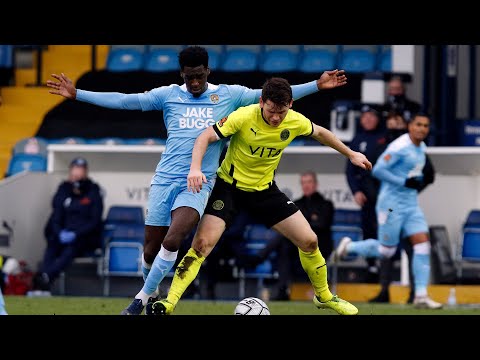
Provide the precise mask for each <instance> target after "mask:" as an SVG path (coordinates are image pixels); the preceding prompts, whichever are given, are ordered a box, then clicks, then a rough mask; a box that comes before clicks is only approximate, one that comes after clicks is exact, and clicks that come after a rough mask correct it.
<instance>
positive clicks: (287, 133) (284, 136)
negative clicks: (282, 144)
mask: <svg viewBox="0 0 480 360" xmlns="http://www.w3.org/2000/svg"><path fill="white" fill-rule="evenodd" d="M289 137H290V131H289V130H288V129H285V130H283V131H282V132H281V133H280V140H282V141H285V140H287V139H288V138H289Z"/></svg>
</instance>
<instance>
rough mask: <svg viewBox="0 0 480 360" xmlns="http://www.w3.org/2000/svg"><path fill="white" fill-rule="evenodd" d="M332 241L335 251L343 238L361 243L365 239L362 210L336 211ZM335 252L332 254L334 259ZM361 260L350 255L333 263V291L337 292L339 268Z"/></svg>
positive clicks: (331, 269)
mask: <svg viewBox="0 0 480 360" xmlns="http://www.w3.org/2000/svg"><path fill="white" fill-rule="evenodd" d="M331 229H332V240H333V249H334V250H335V249H336V248H337V246H338V244H339V243H340V240H342V238H344V237H346V236H348V237H349V238H351V239H352V241H360V240H362V239H363V230H362V216H361V212H360V210H355V209H352V210H350V209H335V212H334V214H333V223H332V227H331ZM334 254H335V252H332V257H333V256H334ZM356 259H360V258H359V257H358V256H356V255H349V256H347V257H345V258H344V259H342V260H340V261H333V259H330V261H331V265H332V266H331V267H330V268H329V270H330V271H331V284H332V286H331V288H332V289H331V290H332V291H334V292H335V291H336V285H337V282H338V268H339V267H341V266H346V265H348V264H349V263H352V261H354V260H356Z"/></svg>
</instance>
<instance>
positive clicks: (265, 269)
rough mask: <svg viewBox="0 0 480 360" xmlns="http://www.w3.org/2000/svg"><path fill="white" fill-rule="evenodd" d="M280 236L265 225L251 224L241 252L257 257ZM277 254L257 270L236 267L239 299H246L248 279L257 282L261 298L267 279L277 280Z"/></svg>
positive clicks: (244, 235)
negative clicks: (268, 244)
mask: <svg viewBox="0 0 480 360" xmlns="http://www.w3.org/2000/svg"><path fill="white" fill-rule="evenodd" d="M277 236H280V235H279V234H278V233H277V232H276V231H275V230H273V229H269V228H267V227H266V226H265V225H263V224H250V225H247V226H246V227H245V231H244V234H243V240H244V242H243V245H244V248H243V249H242V250H241V251H242V252H243V254H244V255H255V254H258V253H259V252H260V251H261V250H262V249H264V248H265V247H266V245H267V243H268V242H269V241H271V240H272V239H273V238H275V237H277ZM275 258H276V252H272V253H271V254H270V255H269V257H268V259H266V260H265V261H264V262H262V263H261V264H259V265H257V266H256V267H255V268H247V267H243V266H236V267H235V268H234V277H236V278H238V279H239V282H238V292H239V297H240V298H244V297H245V288H246V279H256V280H257V292H258V294H257V295H258V296H260V294H259V293H260V291H261V290H262V289H263V283H264V280H265V279H277V278H278V271H277V269H276V266H274V262H273V261H274V260H275Z"/></svg>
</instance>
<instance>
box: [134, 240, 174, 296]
mask: <svg viewBox="0 0 480 360" xmlns="http://www.w3.org/2000/svg"><path fill="white" fill-rule="evenodd" d="M177 254H178V251H173V252H172V251H168V250H167V249H165V248H164V247H163V245H162V247H161V248H160V251H159V252H158V254H157V256H156V257H155V260H154V261H153V264H152V268H151V269H150V272H149V274H148V276H147V279H146V280H145V284H144V285H143V288H142V290H141V291H140V292H139V293H138V294H137V296H135V298H136V299H142V303H143V304H144V305H145V304H146V302H147V301H148V297H150V296H151V295H153V294H155V291H156V290H157V287H158V285H159V284H160V282H161V281H162V280H163V278H164V277H165V275H167V274H168V272H169V271H170V269H171V268H172V267H173V265H175V260H176V259H177ZM145 295H147V298H146V299H145Z"/></svg>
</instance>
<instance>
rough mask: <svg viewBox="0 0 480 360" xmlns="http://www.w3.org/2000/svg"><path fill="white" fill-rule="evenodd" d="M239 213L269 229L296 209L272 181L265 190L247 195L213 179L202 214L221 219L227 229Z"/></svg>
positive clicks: (247, 193) (219, 180) (246, 192)
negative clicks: (248, 215)
mask: <svg viewBox="0 0 480 360" xmlns="http://www.w3.org/2000/svg"><path fill="white" fill-rule="evenodd" d="M242 210H244V211H246V212H247V213H249V214H250V215H251V216H252V217H253V218H254V219H255V220H256V221H258V223H261V224H265V225H266V226H267V227H269V228H270V227H272V226H273V225H275V224H277V223H279V222H280V221H282V220H285V219H286V218H288V217H289V216H291V215H293V214H295V213H296V212H297V211H298V210H299V209H298V207H297V205H295V203H294V202H293V201H292V200H290V199H289V198H288V197H287V195H285V194H284V193H283V192H281V191H280V189H279V188H278V187H277V185H276V183H275V181H273V183H272V186H270V187H269V188H268V189H266V190H262V191H253V192H248V191H242V190H239V189H237V188H236V187H235V186H233V185H230V184H228V183H227V182H225V181H223V180H222V179H220V178H219V177H217V181H216V182H215V186H214V187H213V190H212V194H211V195H210V198H209V199H208V203H207V207H206V208H205V214H210V215H215V216H217V217H219V218H221V219H223V220H224V221H225V222H226V223H227V227H228V226H229V225H230V224H231V223H232V221H233V219H234V218H235V216H236V215H237V214H238V213H239V212H240V211H242Z"/></svg>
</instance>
